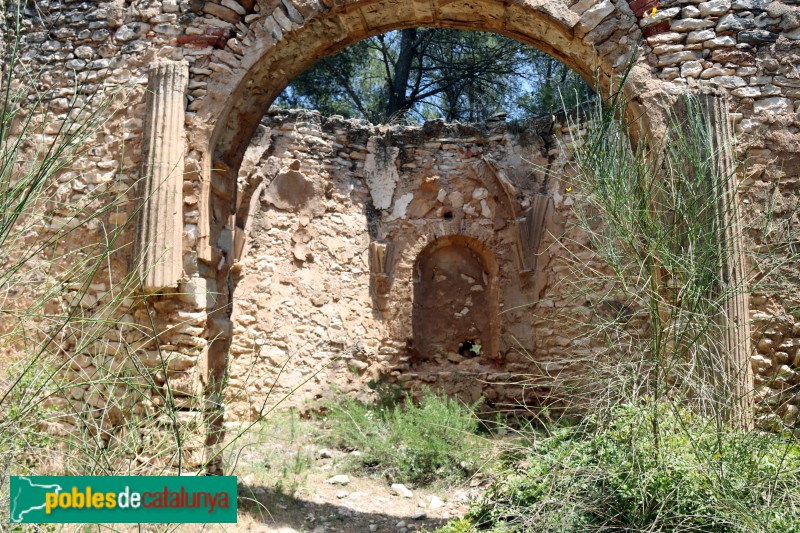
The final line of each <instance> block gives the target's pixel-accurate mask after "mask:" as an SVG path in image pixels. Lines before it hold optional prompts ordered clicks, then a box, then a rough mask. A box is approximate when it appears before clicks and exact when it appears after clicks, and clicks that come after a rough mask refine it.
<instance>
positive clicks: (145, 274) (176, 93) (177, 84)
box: [135, 61, 189, 291]
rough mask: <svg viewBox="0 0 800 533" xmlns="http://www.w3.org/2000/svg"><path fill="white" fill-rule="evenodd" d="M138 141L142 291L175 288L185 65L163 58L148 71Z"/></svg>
mask: <svg viewBox="0 0 800 533" xmlns="http://www.w3.org/2000/svg"><path fill="white" fill-rule="evenodd" d="M148 77H149V79H148V83H147V110H146V115H145V121H144V134H143V143H142V174H141V180H142V181H141V184H140V189H139V191H140V193H141V194H140V202H141V209H140V212H139V221H138V224H137V227H136V246H135V250H136V258H137V269H138V272H139V275H140V277H141V281H142V285H143V287H144V289H145V290H146V291H155V290H158V289H161V288H164V287H177V285H178V281H179V280H180V278H181V276H182V275H183V256H182V252H183V250H182V247H181V245H182V242H183V164H184V146H185V133H184V118H185V108H186V96H185V95H186V88H187V85H188V82H189V70H188V66H187V64H186V63H184V62H175V61H162V62H159V63H158V64H156V65H154V66H153V67H152V68H151V69H150V72H149V76H148Z"/></svg>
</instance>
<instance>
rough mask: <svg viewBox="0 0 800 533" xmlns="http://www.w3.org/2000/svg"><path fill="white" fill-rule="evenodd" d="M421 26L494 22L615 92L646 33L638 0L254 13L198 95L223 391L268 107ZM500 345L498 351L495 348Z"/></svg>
mask: <svg viewBox="0 0 800 533" xmlns="http://www.w3.org/2000/svg"><path fill="white" fill-rule="evenodd" d="M418 26H430V27H444V28H454V29H464V30H476V31H491V32H494V33H498V34H501V35H505V36H508V37H511V38H515V39H517V40H519V41H521V42H523V43H526V44H529V45H531V46H534V47H536V48H538V49H540V50H542V51H544V52H547V53H549V54H551V55H552V56H554V57H555V58H557V59H559V60H560V61H562V62H564V63H565V64H566V65H568V66H569V67H571V68H572V69H573V70H575V71H576V72H577V73H578V74H579V75H581V76H582V77H583V78H584V79H586V80H588V81H590V82H593V81H594V80H595V77H596V78H597V82H598V84H599V87H600V88H601V90H603V91H604V92H606V91H607V90H608V88H610V87H612V86H613V85H614V83H615V81H614V80H615V78H617V77H619V76H621V75H622V73H623V72H624V70H625V68H626V66H627V65H628V63H629V59H630V57H631V56H632V54H633V52H634V50H635V48H636V47H635V46H634V44H635V43H636V42H637V41H638V38H639V36H640V35H641V31H640V30H639V26H638V19H637V17H636V16H635V15H634V13H633V12H632V11H631V9H630V8H629V7H628V5H627V3H625V2H620V3H619V4H618V5H615V4H612V3H611V2H608V1H605V2H600V3H598V4H596V5H594V6H591V7H589V4H586V5H584V3H582V2H579V3H578V4H576V5H575V6H573V7H572V8H570V7H569V6H568V4H567V3H566V2H562V1H561V0H549V1H546V0H459V1H455V2H454V1H452V0H413V1H408V0H341V1H340V0H337V1H336V2H330V1H329V0H322V1H313V2H312V1H305V2H289V1H284V2H283V3H282V5H278V6H277V7H275V8H274V11H273V12H272V13H271V14H260V15H259V16H258V18H257V19H255V20H252V21H250V23H249V26H248V33H247V35H245V36H244V37H243V38H242V39H241V42H242V43H243V44H244V45H245V46H243V47H242V48H241V54H240V57H239V56H238V55H237V56H233V58H229V59H230V61H227V64H228V65H229V67H230V69H227V68H226V69H224V70H222V71H217V72H215V73H214V74H213V75H211V76H210V77H208V78H203V79H204V80H205V82H206V83H207V85H208V91H207V96H205V97H204V98H202V100H200V101H198V102H196V103H195V104H196V105H194V106H192V111H193V112H194V114H193V115H192V116H191V118H190V119H189V126H188V129H187V136H188V140H189V143H188V144H189V147H190V150H194V151H195V154H196V155H197V157H198V158H199V161H200V163H199V164H198V165H196V166H194V168H192V166H190V168H189V172H190V173H191V172H196V173H197V174H199V177H200V183H201V187H202V189H201V191H200V220H199V230H198V233H199V236H198V239H197V241H196V257H197V259H198V260H199V262H198V264H199V269H198V270H199V273H200V275H201V276H202V277H205V278H206V280H208V285H210V286H213V287H215V289H216V291H215V292H216V295H217V298H216V307H215V308H214V310H213V311H210V312H209V314H208V325H207V330H206V337H207V338H208V339H211V342H210V346H209V348H208V352H207V362H206V365H205V367H206V369H207V371H206V373H207V382H208V383H209V389H210V391H209V392H210V394H211V396H212V397H217V396H218V395H219V393H220V390H219V387H221V386H222V384H223V383H224V376H225V368H226V364H227V351H228V346H229V344H230V340H231V335H232V330H231V328H232V324H231V321H230V313H231V304H232V289H233V285H232V283H231V275H230V274H231V267H232V266H233V263H234V255H235V254H234V249H235V243H236V242H241V240H242V237H243V236H242V235H237V233H239V232H243V231H244V228H238V229H237V222H236V220H235V211H236V206H237V193H236V179H237V174H238V169H239V166H240V164H241V161H242V158H243V155H244V152H245V150H246V148H247V146H248V143H249V141H250V139H251V137H252V135H253V134H254V132H255V131H256V128H257V126H258V122H259V120H260V117H261V116H262V115H263V113H264V112H265V111H266V110H267V108H268V107H269V105H270V104H271V103H272V101H273V100H274V99H275V98H276V97H277V96H278V95H279V94H280V93H281V91H283V89H284V88H285V87H286V86H287V85H288V84H289V83H291V81H292V80H293V79H294V78H296V77H297V76H299V75H300V74H301V73H302V72H303V71H305V70H307V69H308V68H310V67H311V66H312V65H313V64H314V63H315V62H316V61H317V60H318V59H320V58H322V57H324V56H327V55H330V54H333V53H335V52H337V51H338V50H340V49H343V48H345V47H346V46H348V45H350V44H353V43H355V42H358V41H360V40H362V39H365V38H367V37H370V36H373V35H377V34H380V33H384V32H386V31H390V30H397V29H403V28H408V27H418ZM629 79H630V81H631V83H629V84H628V85H627V86H626V90H627V91H629V92H631V94H633V93H635V95H636V98H635V99H634V103H633V105H631V106H629V110H630V112H631V113H639V114H640V115H641V118H643V119H644V120H643V121H642V128H643V130H642V131H643V133H644V134H647V133H648V131H649V130H650V129H652V127H651V126H649V123H652V122H654V121H655V122H656V123H657V122H659V120H660V119H659V117H660V115H659V106H658V105H656V104H657V100H656V95H658V97H659V98H660V97H661V96H663V95H664V94H665V91H663V90H661V86H662V82H660V81H659V80H658V78H656V77H655V76H654V74H653V72H652V71H651V69H650V68H649V67H648V66H647V65H646V64H645V62H644V59H640V60H639V63H637V65H636V66H635V67H634V69H633V70H632V75H631V77H630V78H629ZM644 109H647V113H645V112H644V111H643V110H644ZM207 125H214V126H213V128H209V127H208V126H207ZM656 129H657V128H656ZM490 351H492V353H497V349H496V348H495V349H493V350H490ZM218 423H221V418H219V419H218ZM213 425H214V424H213V423H212V426H213ZM212 433H214V429H213V428H212ZM215 439H216V437H212V438H211V439H210V440H209V444H213V441H214V440H215Z"/></svg>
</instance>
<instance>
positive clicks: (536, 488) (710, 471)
mask: <svg viewBox="0 0 800 533" xmlns="http://www.w3.org/2000/svg"><path fill="white" fill-rule="evenodd" d="M608 420H610V422H605V423H603V424H601V421H600V420H598V419H596V418H595V419H590V420H588V421H587V422H586V423H585V424H583V425H581V426H577V427H572V428H560V429H557V430H555V431H553V432H551V433H550V434H547V435H536V436H535V437H534V438H532V440H531V444H530V446H528V454H527V458H526V460H524V461H522V462H521V463H518V464H517V465H516V466H513V465H512V466H509V467H508V469H507V471H506V472H504V475H502V476H500V479H499V481H498V482H496V483H495V484H494V485H493V486H492V487H491V488H490V490H489V491H488V493H487V494H486V495H485V496H484V498H483V500H482V501H481V502H479V504H477V505H476V506H474V507H473V509H472V511H471V513H470V517H469V518H470V519H471V520H472V521H473V522H474V523H476V524H478V525H479V526H480V527H483V528H498V527H501V528H508V529H510V530H520V531H533V530H535V531H585V530H592V529H606V530H607V529H610V530H615V531H622V530H635V531H642V530H646V531H714V532H716V531H719V532H727V531H731V532H738V531H741V532H745V531H747V532H751V531H774V532H785V531H800V490H798V488H800V481H799V480H800V444H799V443H798V442H797V441H786V440H783V439H782V438H781V437H779V436H777V435H772V434H757V433H752V432H751V433H745V432H741V431H736V430H722V431H720V430H719V429H718V428H716V427H715V426H714V425H713V424H710V423H708V422H707V421H706V420H705V419H703V418H701V417H698V416H694V415H691V414H690V413H689V412H688V411H683V410H675V408H674V407H673V406H670V405H669V404H667V403H661V404H655V403H653V402H648V403H641V404H637V405H624V406H621V407H617V408H615V409H614V410H613V411H612V412H611V416H610V417H609V418H608ZM654 420H657V422H658V426H657V429H654V425H653V421H654ZM520 464H521V465H522V466H520Z"/></svg>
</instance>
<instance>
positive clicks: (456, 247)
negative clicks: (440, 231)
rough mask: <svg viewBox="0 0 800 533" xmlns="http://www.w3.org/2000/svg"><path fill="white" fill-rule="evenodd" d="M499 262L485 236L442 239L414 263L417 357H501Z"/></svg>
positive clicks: (439, 360) (456, 359) (428, 359)
mask: <svg viewBox="0 0 800 533" xmlns="http://www.w3.org/2000/svg"><path fill="white" fill-rule="evenodd" d="M497 277H498V268H497V263H496V261H495V258H494V255H493V254H492V253H491V251H490V250H489V249H488V248H487V247H486V246H485V245H483V244H482V243H481V242H480V241H477V240H475V239H472V238H470V237H465V236H461V235H455V236H448V237H443V238H440V239H437V240H436V241H434V242H432V243H431V244H429V245H428V246H427V247H425V248H424V249H423V250H422V252H421V253H420V254H419V256H418V257H417V259H416V262H415V264H414V303H413V306H412V328H413V335H414V342H413V345H414V350H413V358H412V363H415V364H417V363H426V362H437V363H445V362H447V361H449V362H450V363H458V362H459V361H461V360H464V359H471V358H474V357H479V358H480V359H481V360H483V361H496V360H497V359H498V335H499V330H500V313H499V306H498V298H497V281H498V280H497Z"/></svg>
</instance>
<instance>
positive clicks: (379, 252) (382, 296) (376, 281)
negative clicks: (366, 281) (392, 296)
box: [369, 241, 391, 311]
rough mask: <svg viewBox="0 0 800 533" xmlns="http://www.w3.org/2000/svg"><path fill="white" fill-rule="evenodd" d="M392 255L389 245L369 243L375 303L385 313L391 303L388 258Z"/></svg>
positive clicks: (375, 242) (376, 242)
mask: <svg viewBox="0 0 800 533" xmlns="http://www.w3.org/2000/svg"><path fill="white" fill-rule="evenodd" d="M390 253H391V249H390V246H389V244H388V243H385V242H378V241H372V242H371V243H369V266H370V274H371V275H372V288H373V290H374V293H375V302H376V304H377V306H378V309H379V310H380V311H385V310H386V306H387V305H388V303H389V291H390V290H391V281H390V279H389V272H388V269H387V268H386V267H387V264H386V263H387V256H388V255H389V254H390Z"/></svg>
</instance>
